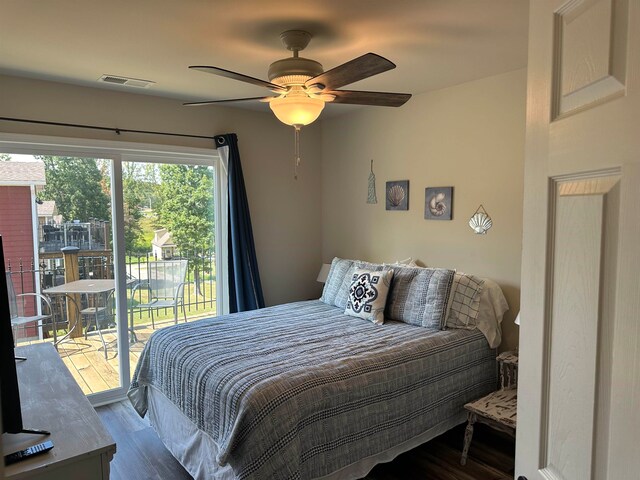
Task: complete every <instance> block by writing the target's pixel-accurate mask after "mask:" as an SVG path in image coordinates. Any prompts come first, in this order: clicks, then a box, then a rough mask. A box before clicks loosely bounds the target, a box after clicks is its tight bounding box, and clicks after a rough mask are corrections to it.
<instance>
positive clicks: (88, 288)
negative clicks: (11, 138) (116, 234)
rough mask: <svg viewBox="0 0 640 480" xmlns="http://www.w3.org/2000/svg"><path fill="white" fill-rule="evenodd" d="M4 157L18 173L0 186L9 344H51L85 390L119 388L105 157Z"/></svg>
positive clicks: (109, 167) (108, 169)
mask: <svg viewBox="0 0 640 480" xmlns="http://www.w3.org/2000/svg"><path fill="white" fill-rule="evenodd" d="M8 157H9V158H8V159H7V160H6V161H8V162H11V163H14V162H15V164H14V165H13V167H14V169H15V171H16V172H18V173H19V175H20V177H21V178H22V181H21V183H22V184H20V185H11V186H0V197H1V200H2V204H3V205H4V206H5V207H6V206H7V205H11V210H10V212H11V213H10V214H8V213H7V209H6V208H3V209H2V210H3V211H4V213H3V214H0V234H2V235H3V237H4V244H5V250H7V251H6V252H5V255H6V256H7V260H8V261H7V264H8V265H7V268H8V270H9V277H10V278H11V284H12V287H13V291H14V293H15V296H16V297H15V298H16V301H15V302H14V303H13V306H14V308H13V311H12V323H13V324H14V331H13V333H14V339H15V342H16V345H17V346H21V345H27V344H33V343H41V342H48V343H52V344H54V345H55V347H56V349H57V350H58V353H59V354H60V357H61V358H62V360H63V361H64V364H65V365H66V366H67V368H68V369H69V371H70V372H71V375H72V376H73V377H74V378H75V379H76V381H77V382H78V384H79V385H80V387H81V388H82V390H83V392H85V393H86V394H95V393H100V392H104V391H107V390H111V389H115V388H119V387H120V386H121V384H122V382H121V379H120V374H119V367H118V361H119V359H118V348H117V342H116V339H117V334H118V328H119V326H120V325H121V324H122V319H120V318H118V316H117V315H116V309H115V301H116V295H115V272H114V262H113V259H114V255H113V234H112V218H113V212H112V208H111V205H112V201H111V175H112V161H111V160H106V159H96V158H79V157H61V156H52V155H40V156H29V155H8ZM3 163H4V162H3ZM4 197H6V198H4ZM6 202H10V203H6ZM124 325H126V323H125V324H124Z"/></svg>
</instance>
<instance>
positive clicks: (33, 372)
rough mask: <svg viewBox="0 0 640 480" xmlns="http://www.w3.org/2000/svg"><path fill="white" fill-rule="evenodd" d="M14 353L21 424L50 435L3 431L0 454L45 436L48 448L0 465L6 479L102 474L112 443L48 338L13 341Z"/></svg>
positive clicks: (101, 478)
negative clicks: (21, 344) (17, 358)
mask: <svg viewBox="0 0 640 480" xmlns="http://www.w3.org/2000/svg"><path fill="white" fill-rule="evenodd" d="M16 355H17V356H22V357H26V358H27V360H26V361H22V362H17V364H16V366H17V370H18V382H19V385H20V400H21V401H22V421H23V424H24V428H37V429H42V430H48V431H49V432H51V435H48V436H41V435H30V434H22V433H20V434H13V435H8V434H4V435H3V436H2V448H3V454H4V455H6V454H8V453H12V452H15V451H17V450H22V449H24V448H27V447H30V446H32V445H35V444H37V443H41V442H44V441H46V440H51V441H52V442H53V445H54V448H53V449H52V450H50V451H49V452H47V453H45V454H42V455H37V456H35V457H32V458H29V459H27V460H24V461H22V462H19V463H15V464H13V465H10V466H8V467H6V468H5V478H7V479H11V480H17V479H23V478H24V479H30V480H31V479H33V480H63V479H64V480H81V479H82V480H93V479H96V480H106V479H108V478H109V462H110V461H111V459H112V458H113V455H114V454H115V452H116V444H115V442H114V441H113V439H112V438H111V435H109V432H107V430H106V429H105V428H104V425H102V422H101V421H100V418H98V415H97V414H96V411H95V410H94V408H93V407H92V406H91V404H90V403H89V401H88V400H87V398H86V397H85V396H84V394H83V393H82V391H81V390H80V387H78V385H77V383H76V382H75V380H74V379H73V377H72V376H71V374H70V373H69V371H68V370H67V367H65V365H64V363H63V362H62V360H61V359H60V357H59V355H58V352H57V351H56V350H55V348H54V347H53V345H51V344H49V343H45V344H38V345H30V346H27V347H19V348H17V349H16Z"/></svg>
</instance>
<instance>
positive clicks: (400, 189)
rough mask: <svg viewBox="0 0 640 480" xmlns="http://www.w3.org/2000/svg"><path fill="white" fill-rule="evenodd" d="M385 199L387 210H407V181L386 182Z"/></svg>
mask: <svg viewBox="0 0 640 480" xmlns="http://www.w3.org/2000/svg"><path fill="white" fill-rule="evenodd" d="M385 198H386V201H385V204H386V209H387V210H409V180H398V181H393V182H387V188H386V190H385Z"/></svg>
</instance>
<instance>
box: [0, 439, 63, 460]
mask: <svg viewBox="0 0 640 480" xmlns="http://www.w3.org/2000/svg"><path fill="white" fill-rule="evenodd" d="M52 448H53V442H52V441H51V440H49V441H47V442H42V443H39V444H38V445H34V446H33V447H29V448H25V449H24V450H20V451H18V452H13V453H10V454H9V455H5V457H4V464H5V465H11V464H12V463H16V462H19V461H20V460H25V459H27V458H31V457H33V456H34V455H40V454H41V453H45V452H48V451H49V450H51V449H52Z"/></svg>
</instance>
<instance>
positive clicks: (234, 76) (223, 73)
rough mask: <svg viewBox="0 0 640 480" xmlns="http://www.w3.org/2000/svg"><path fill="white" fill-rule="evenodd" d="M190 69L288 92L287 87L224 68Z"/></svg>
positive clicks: (201, 66) (202, 66) (206, 66)
mask: <svg viewBox="0 0 640 480" xmlns="http://www.w3.org/2000/svg"><path fill="white" fill-rule="evenodd" d="M189 68H192V69H194V70H200V71H201V72H205V73H212V74H213V75H219V76H221V77H227V78H231V79H233V80H239V81H241V82H245V83H250V84H252V85H257V86H258V87H265V88H268V89H270V90H277V91H286V90H287V89H286V88H285V87H282V86H280V85H276V84H275V83H270V82H267V81H266V80H260V79H259V78H254V77H250V76H249V75H243V74H242V73H237V72H232V71H231V70H225V69H224V68H218V67H211V66H208V65H191V66H189Z"/></svg>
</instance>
